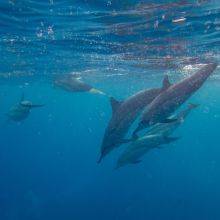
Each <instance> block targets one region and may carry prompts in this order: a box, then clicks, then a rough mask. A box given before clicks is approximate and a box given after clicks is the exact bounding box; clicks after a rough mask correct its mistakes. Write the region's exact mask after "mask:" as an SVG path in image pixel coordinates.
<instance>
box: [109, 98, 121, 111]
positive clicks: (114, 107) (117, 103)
mask: <svg viewBox="0 0 220 220" xmlns="http://www.w3.org/2000/svg"><path fill="white" fill-rule="evenodd" d="M110 102H111V106H112V113H114V112H115V111H117V109H118V107H119V106H120V105H121V102H120V101H118V100H116V99H115V98H113V97H110Z"/></svg>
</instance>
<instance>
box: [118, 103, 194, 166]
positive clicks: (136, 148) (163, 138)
mask: <svg viewBox="0 0 220 220" xmlns="http://www.w3.org/2000/svg"><path fill="white" fill-rule="evenodd" d="M197 106H198V105H194V104H189V105H188V107H187V108H186V109H185V110H182V111H181V112H179V113H178V114H177V115H175V116H173V117H175V118H176V120H175V121H173V122H170V123H160V124H156V125H154V126H153V127H152V128H151V129H150V130H149V131H148V132H147V133H146V134H145V135H144V136H143V137H140V138H138V139H136V140H134V141H133V142H132V143H131V144H130V145H129V146H128V147H127V148H126V149H125V151H124V152H123V153H122V154H121V156H120V157H119V159H118V162H117V165H116V169H118V168H120V167H122V166H124V165H127V164H137V163H139V162H141V158H142V157H143V156H144V155H145V154H146V153H147V152H149V151H150V150H152V149H154V148H161V147H160V145H164V144H169V143H171V142H174V141H176V140H178V139H179V138H178V137H169V136H170V135H171V134H172V133H173V132H174V130H176V129H177V128H178V127H179V126H180V125H181V124H182V123H183V122H184V121H185V118H186V117H187V116H188V114H189V113H190V112H191V110H192V109H194V108H196V107H197Z"/></svg>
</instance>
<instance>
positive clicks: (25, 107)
mask: <svg viewBox="0 0 220 220" xmlns="http://www.w3.org/2000/svg"><path fill="white" fill-rule="evenodd" d="M43 106H44V105H36V104H33V103H32V102H30V101H28V100H24V95H22V97H21V100H20V102H19V103H18V104H16V105H15V106H13V107H12V108H11V109H10V110H9V112H8V113H6V116H7V117H8V120H10V121H17V122H19V121H23V120H24V119H26V118H27V117H28V116H29V114H30V112H31V109H32V108H38V107H43Z"/></svg>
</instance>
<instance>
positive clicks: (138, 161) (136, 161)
mask: <svg viewBox="0 0 220 220" xmlns="http://www.w3.org/2000/svg"><path fill="white" fill-rule="evenodd" d="M141 161H142V160H135V161H132V163H133V164H138V163H140V162H141Z"/></svg>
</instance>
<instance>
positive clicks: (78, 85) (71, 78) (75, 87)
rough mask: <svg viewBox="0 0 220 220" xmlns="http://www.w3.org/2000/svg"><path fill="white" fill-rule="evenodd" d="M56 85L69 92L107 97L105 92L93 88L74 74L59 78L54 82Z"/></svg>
mask: <svg viewBox="0 0 220 220" xmlns="http://www.w3.org/2000/svg"><path fill="white" fill-rule="evenodd" d="M54 85H55V86H57V87H59V88H61V89H64V90H66V91H68V92H90V93H94V94H101V95H105V93H104V92H102V91H100V90H98V89H95V88H93V87H92V86H91V85H89V84H86V83H85V82H83V81H81V80H80V78H79V77H76V76H75V75H73V74H66V75H64V76H59V77H58V78H57V79H55V80H54Z"/></svg>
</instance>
